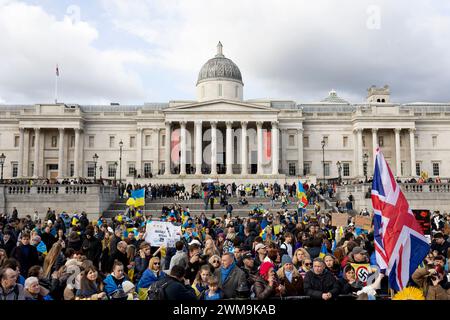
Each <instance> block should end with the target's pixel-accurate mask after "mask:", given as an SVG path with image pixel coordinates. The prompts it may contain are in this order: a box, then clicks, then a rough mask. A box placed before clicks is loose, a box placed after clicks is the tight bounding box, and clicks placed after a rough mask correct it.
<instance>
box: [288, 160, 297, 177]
mask: <svg viewBox="0 0 450 320" xmlns="http://www.w3.org/2000/svg"><path fill="white" fill-rule="evenodd" d="M295 167H296V166H295V163H294V162H290V163H289V175H290V176H295V175H296V168H295Z"/></svg>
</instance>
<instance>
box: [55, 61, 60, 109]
mask: <svg viewBox="0 0 450 320" xmlns="http://www.w3.org/2000/svg"><path fill="white" fill-rule="evenodd" d="M58 76H59V70H58V65H56V75H55V104H58Z"/></svg>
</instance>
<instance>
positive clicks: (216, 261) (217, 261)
mask: <svg viewBox="0 0 450 320" xmlns="http://www.w3.org/2000/svg"><path fill="white" fill-rule="evenodd" d="M212 263H220V261H219V260H214V261H213V262H212Z"/></svg>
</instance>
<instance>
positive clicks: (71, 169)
mask: <svg viewBox="0 0 450 320" xmlns="http://www.w3.org/2000/svg"><path fill="white" fill-rule="evenodd" d="M69 176H70V177H74V176H75V165H74V164H73V163H71V164H70V165H69Z"/></svg>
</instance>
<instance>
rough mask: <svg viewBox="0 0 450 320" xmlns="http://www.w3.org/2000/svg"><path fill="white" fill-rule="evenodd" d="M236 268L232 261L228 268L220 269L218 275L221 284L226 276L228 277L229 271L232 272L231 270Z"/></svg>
mask: <svg viewBox="0 0 450 320" xmlns="http://www.w3.org/2000/svg"><path fill="white" fill-rule="evenodd" d="M235 266H236V262H234V261H233V263H232V264H231V265H230V266H229V267H228V268H226V269H225V268H224V267H221V268H220V275H221V278H222V284H223V283H224V282H225V281H226V280H227V278H228V276H229V275H230V272H231V270H233V268H234V267H235Z"/></svg>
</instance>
